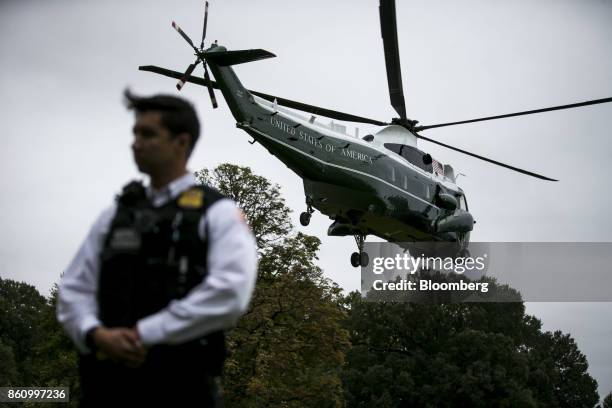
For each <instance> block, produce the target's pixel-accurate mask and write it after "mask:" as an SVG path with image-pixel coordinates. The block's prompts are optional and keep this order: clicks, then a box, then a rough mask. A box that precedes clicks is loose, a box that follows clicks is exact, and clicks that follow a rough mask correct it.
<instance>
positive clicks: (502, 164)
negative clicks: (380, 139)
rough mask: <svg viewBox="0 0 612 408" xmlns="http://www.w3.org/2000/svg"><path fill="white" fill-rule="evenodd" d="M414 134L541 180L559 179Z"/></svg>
mask: <svg viewBox="0 0 612 408" xmlns="http://www.w3.org/2000/svg"><path fill="white" fill-rule="evenodd" d="M414 134H415V136H416V137H418V138H419V139H423V140H427V141H428V142H431V143H435V144H437V145H440V146H443V147H446V148H447V149H451V150H454V151H456V152H459V153H463V154H467V155H468V156H472V157H475V158H477V159H480V160H484V161H486V162H489V163H492V164H495V165H497V166H501V167H505V168H507V169H510V170H514V171H518V172H519V173H522V174H526V175H528V176H531V177H536V178H539V179H542V180H548V181H559V180H555V179H552V178H549V177H546V176H542V175H541V174H537V173H533V172H531V171H527V170H523V169H519V168H518V167H514V166H510V165H509V164H505V163H502V162H498V161H497V160H492V159H487V158H486V157H484V156H480V155H478V154H476V153H470V152H468V151H467V150H463V149H459V148H458V147H453V146H451V145H447V144H446V143H442V142H438V141H437V140H434V139H430V138H428V137H425V136H421V135H419V134H416V133H414Z"/></svg>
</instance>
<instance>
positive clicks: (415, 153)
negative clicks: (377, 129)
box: [385, 143, 433, 173]
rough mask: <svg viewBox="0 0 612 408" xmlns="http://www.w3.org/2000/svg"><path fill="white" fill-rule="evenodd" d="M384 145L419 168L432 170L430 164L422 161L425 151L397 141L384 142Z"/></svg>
mask: <svg viewBox="0 0 612 408" xmlns="http://www.w3.org/2000/svg"><path fill="white" fill-rule="evenodd" d="M385 147H386V148H387V149H389V150H391V151H392V152H394V153H397V154H399V155H400V156H402V157H403V158H404V159H406V160H408V161H409V162H410V163H412V164H414V165H415V166H417V167H419V168H420V169H422V170H425V171H426V172H429V173H432V172H433V166H432V164H431V163H429V164H425V162H424V161H423V156H425V153H423V152H422V151H420V150H419V149H417V148H416V147H412V146H406V145H403V144H398V143H385Z"/></svg>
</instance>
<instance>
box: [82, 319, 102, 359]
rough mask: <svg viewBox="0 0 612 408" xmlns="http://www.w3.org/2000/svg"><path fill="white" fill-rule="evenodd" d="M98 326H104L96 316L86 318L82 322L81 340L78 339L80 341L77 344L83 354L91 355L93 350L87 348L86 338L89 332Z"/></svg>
mask: <svg viewBox="0 0 612 408" xmlns="http://www.w3.org/2000/svg"><path fill="white" fill-rule="evenodd" d="M98 326H102V323H101V322H100V320H98V318H97V317H95V316H86V317H85V318H84V319H83V320H82V321H81V324H80V328H79V338H78V341H77V342H76V343H77V347H78V349H79V350H80V351H81V352H82V353H91V352H92V350H91V349H90V348H89V347H87V345H86V344H85V336H86V335H87V332H88V331H90V330H91V329H93V328H94V327H98Z"/></svg>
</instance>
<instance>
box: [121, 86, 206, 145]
mask: <svg viewBox="0 0 612 408" xmlns="http://www.w3.org/2000/svg"><path fill="white" fill-rule="evenodd" d="M124 95H125V100H126V105H127V108H128V109H130V110H134V111H135V112H136V113H143V112H148V111H159V112H161V114H162V115H161V121H162V125H164V127H166V128H167V129H168V130H169V131H170V133H171V134H172V135H173V136H176V135H178V134H180V133H188V134H189V135H190V136H191V141H190V144H189V152H188V155H190V154H191V152H192V151H193V148H194V146H195V144H196V142H197V141H198V138H199V137H200V121H199V120H198V115H197V114H196V111H195V109H194V107H193V105H192V104H191V103H189V102H188V101H187V100H185V99H183V98H179V97H177V96H173V95H161V94H158V95H153V96H148V97H144V96H136V95H134V94H132V93H131V92H130V90H129V89H126V90H125V92H124Z"/></svg>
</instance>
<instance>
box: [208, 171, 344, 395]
mask: <svg viewBox="0 0 612 408" xmlns="http://www.w3.org/2000/svg"><path fill="white" fill-rule="evenodd" d="M197 174H198V177H199V179H200V180H201V181H205V182H207V183H208V184H210V185H213V186H214V187H216V188H218V189H219V190H220V191H221V192H222V193H224V194H225V195H227V196H229V197H231V198H233V199H234V200H235V201H236V202H237V203H238V205H239V206H240V207H241V209H242V210H243V212H244V213H245V215H246V218H247V221H248V223H249V225H250V226H251V228H252V229H253V232H254V234H255V237H256V239H257V243H258V246H259V249H260V251H259V252H260V259H259V277H258V281H257V286H256V288H255V293H254V297H253V300H252V302H251V305H250V308H249V311H248V312H247V313H246V315H245V316H244V317H243V318H242V319H241V320H240V322H239V324H238V327H236V328H235V329H234V330H233V331H232V332H231V333H230V334H229V336H228V347H229V352H230V356H229V358H228V360H227V362H226V366H225V375H224V388H225V394H226V400H227V401H226V405H227V406H231V407H342V406H344V401H343V396H342V394H343V392H342V383H341V378H340V374H341V370H342V366H343V364H344V354H345V351H346V349H348V346H349V343H348V332H347V331H346V330H345V329H344V328H343V326H342V323H343V321H344V320H345V319H346V310H345V307H344V303H343V302H344V299H343V297H342V295H341V289H340V288H339V287H338V286H337V285H335V284H334V283H332V282H330V281H329V280H328V279H326V278H324V277H323V274H322V272H321V269H320V268H319V267H318V266H316V264H315V261H316V259H317V257H316V253H317V250H318V248H319V245H320V241H319V239H318V238H316V237H312V236H308V235H304V234H297V235H289V234H290V232H291V230H292V225H291V223H290V221H289V218H288V215H289V212H290V210H289V208H287V207H286V205H285V203H284V200H283V199H282V198H281V196H280V191H279V187H278V186H274V185H271V184H270V182H269V181H268V180H266V179H265V178H263V177H260V176H256V175H254V174H252V172H251V170H250V169H249V168H245V167H238V166H233V165H230V164H222V165H221V166H219V167H217V168H216V169H214V170H213V171H212V172H210V171H208V170H202V171H200V172H198V173H197Z"/></svg>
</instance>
